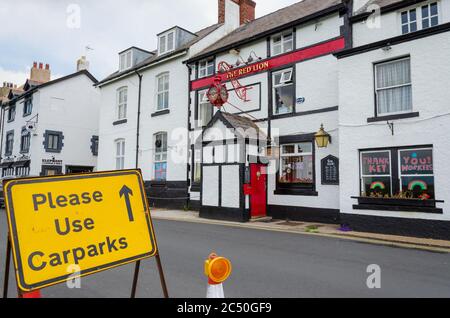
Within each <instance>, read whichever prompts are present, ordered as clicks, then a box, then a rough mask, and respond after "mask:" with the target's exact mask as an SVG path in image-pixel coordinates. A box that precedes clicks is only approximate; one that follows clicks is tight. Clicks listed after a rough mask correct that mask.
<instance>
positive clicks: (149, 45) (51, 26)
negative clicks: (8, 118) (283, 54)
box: [0, 0, 298, 82]
mask: <svg viewBox="0 0 450 318" xmlns="http://www.w3.org/2000/svg"><path fill="white" fill-rule="evenodd" d="M256 2H257V16H262V15H265V14H267V13H270V12H272V11H274V10H276V9H280V8H282V7H285V6H287V5H290V4H292V3H295V2H298V0H277V1H273V0H257V1H256ZM0 21H2V28H0V43H8V45H5V46H2V55H1V60H0V68H2V69H3V70H8V72H12V73H4V74H5V75H4V74H3V73H1V74H0V82H1V81H3V80H6V79H4V78H3V76H8V78H13V79H14V78H20V76H23V74H24V73H26V72H25V68H24V66H23V65H29V66H31V64H32V63H33V61H38V62H43V63H49V64H50V65H51V69H52V72H54V73H55V74H56V73H57V74H70V73H72V72H74V71H75V69H76V60H77V59H78V58H79V57H80V56H81V55H87V57H88V59H89V60H90V67H91V69H90V71H91V72H92V73H93V74H94V76H96V77H97V78H99V79H100V78H103V77H105V76H107V75H108V74H110V73H112V72H114V71H115V70H116V69H117V67H118V55H117V53H118V52H120V51H122V50H123V49H125V48H128V47H130V46H138V47H142V48H143V49H147V50H153V49H155V48H156V42H157V41H156V39H157V37H156V35H157V34H158V33H159V32H161V31H163V30H165V29H168V28H170V27H172V26H174V25H179V26H181V27H183V28H186V29H188V30H190V31H193V32H195V31H198V30H200V29H202V28H204V27H206V26H209V25H211V24H214V23H216V21H217V0H189V1H182V0H95V1H91V0H58V1H54V0H39V1H35V0H20V1H17V0H1V3H0ZM18 21H22V22H18ZM86 46H90V47H92V48H93V49H94V50H93V51H89V52H86V50H85V47H86ZM4 72H6V71H4ZM14 73H15V74H16V75H13V74H14Z"/></svg>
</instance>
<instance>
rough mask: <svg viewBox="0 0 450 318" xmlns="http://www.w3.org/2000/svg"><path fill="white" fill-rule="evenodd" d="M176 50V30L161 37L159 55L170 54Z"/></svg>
mask: <svg viewBox="0 0 450 318" xmlns="http://www.w3.org/2000/svg"><path fill="white" fill-rule="evenodd" d="M173 50H175V30H173V31H170V32H167V33H164V34H162V35H160V36H159V54H165V53H169V52H172V51H173Z"/></svg>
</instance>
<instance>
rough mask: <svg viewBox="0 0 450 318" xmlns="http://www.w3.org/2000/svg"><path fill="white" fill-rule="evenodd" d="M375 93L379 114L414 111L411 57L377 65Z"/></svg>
mask: <svg viewBox="0 0 450 318" xmlns="http://www.w3.org/2000/svg"><path fill="white" fill-rule="evenodd" d="M375 95H376V102H377V116H379V115H391V114H399V113H407V112H411V111H412V83H411V60H410V58H409V57H408V58H403V59H398V60H394V61H388V62H383V63H379V64H376V65H375Z"/></svg>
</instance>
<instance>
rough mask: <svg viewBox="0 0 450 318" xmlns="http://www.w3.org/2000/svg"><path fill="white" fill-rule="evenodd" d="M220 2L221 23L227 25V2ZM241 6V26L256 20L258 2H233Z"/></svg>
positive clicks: (239, 0)
mask: <svg viewBox="0 0 450 318" xmlns="http://www.w3.org/2000/svg"><path fill="white" fill-rule="evenodd" d="M218 1H219V23H225V1H226V0H218ZM231 1H233V2H234V3H236V4H237V5H239V21H240V25H243V24H245V23H248V22H251V21H253V20H255V8H256V2H254V1H253V0H231Z"/></svg>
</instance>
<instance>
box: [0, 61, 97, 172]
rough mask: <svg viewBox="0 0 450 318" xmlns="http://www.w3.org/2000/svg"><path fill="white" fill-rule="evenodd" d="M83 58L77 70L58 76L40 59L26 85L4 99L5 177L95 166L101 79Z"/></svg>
mask: <svg viewBox="0 0 450 318" xmlns="http://www.w3.org/2000/svg"><path fill="white" fill-rule="evenodd" d="M78 62H79V63H78V71H77V72H75V73H73V74H70V75H68V76H64V77H61V78H58V79H55V80H51V78H50V76H51V74H50V66H49V65H48V64H47V65H45V66H44V65H43V63H39V64H38V63H36V62H35V63H34V65H33V67H32V68H31V72H30V78H29V79H28V80H27V82H26V83H25V85H24V86H23V87H21V89H20V90H11V91H10V94H9V96H8V100H5V101H3V102H2V107H1V128H2V129H1V144H0V152H1V164H0V165H1V175H2V178H14V177H28V176H47V175H57V174H67V173H81V172H91V171H94V170H95V168H96V166H97V147H98V120H99V107H98V103H99V98H98V97H99V96H98V93H97V91H96V89H95V88H94V86H93V85H94V84H95V83H96V82H97V81H96V79H95V78H94V77H93V76H92V75H91V74H90V73H89V72H88V71H87V70H86V69H85V66H84V64H85V63H86V61H85V60H84V58H82V59H80V61H78ZM80 62H82V63H80ZM83 62H85V63H83Z"/></svg>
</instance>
